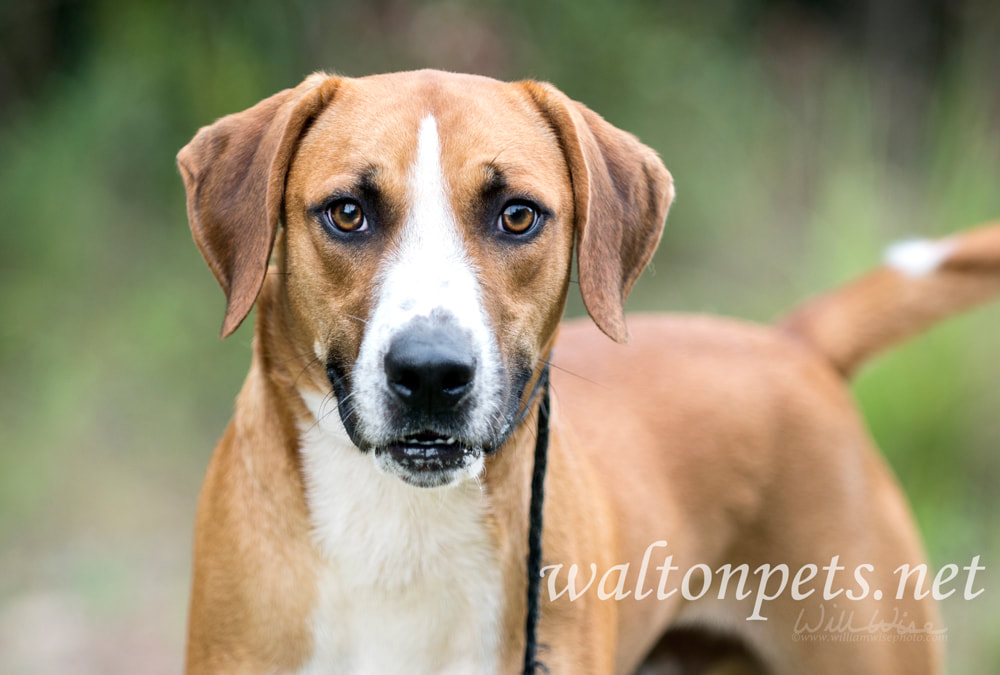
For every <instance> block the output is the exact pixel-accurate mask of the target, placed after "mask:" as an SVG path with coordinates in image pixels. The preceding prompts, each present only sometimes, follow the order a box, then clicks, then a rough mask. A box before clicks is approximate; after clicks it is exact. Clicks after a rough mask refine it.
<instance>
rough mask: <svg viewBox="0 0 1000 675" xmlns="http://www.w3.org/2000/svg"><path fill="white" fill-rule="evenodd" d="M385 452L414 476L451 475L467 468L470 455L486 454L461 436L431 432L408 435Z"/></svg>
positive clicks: (384, 449) (387, 446)
mask: <svg viewBox="0 0 1000 675" xmlns="http://www.w3.org/2000/svg"><path fill="white" fill-rule="evenodd" d="M382 449H383V451H384V452H385V453H387V454H388V455H389V456H390V457H391V458H392V459H393V460H394V461H395V462H396V463H397V464H399V465H400V466H403V467H405V468H406V469H407V470H409V471H414V472H435V471H448V470H451V469H454V468H457V467H459V466H461V465H462V464H464V463H465V462H466V459H467V457H468V455H469V454H470V453H473V452H476V451H477V450H478V451H480V452H481V451H482V448H479V447H476V446H472V445H469V444H467V443H466V442H464V441H463V440H462V439H460V438H458V437H457V436H449V435H446V434H442V433H438V432H436V431H430V430H424V431H419V432H417V433H413V434H407V435H405V436H402V437H400V438H398V439H396V440H394V441H391V442H389V443H387V444H385V445H384V446H383V448H382Z"/></svg>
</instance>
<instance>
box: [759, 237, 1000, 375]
mask: <svg viewBox="0 0 1000 675" xmlns="http://www.w3.org/2000/svg"><path fill="white" fill-rule="evenodd" d="M995 295H1000V222H997V223H992V224H990V225H986V226H984V227H980V228H978V229H975V230H969V231H967V232H963V233H959V234H957V235H955V236H952V237H948V238H946V239H941V240H937V241H927V240H912V241H904V242H900V243H898V244H895V245H894V246H892V247H890V248H889V250H888V251H887V252H886V256H885V264H884V265H883V266H882V267H880V268H878V269H876V270H874V271H873V272H870V273H869V274H867V275H866V276H863V277H861V278H860V279H858V280H857V281H855V282H853V283H850V284H848V285H846V286H843V287H841V288H838V289H835V290H833V291H831V292H829V293H827V294H825V295H821V296H819V297H817V298H813V299H812V300H809V301H807V302H806V303H804V304H803V305H801V306H800V307H798V308H796V309H795V310H793V311H792V312H791V313H790V314H789V315H787V316H786V317H785V318H784V319H782V320H781V321H780V322H779V326H780V327H781V328H782V329H784V330H785V331H786V332H788V333H791V334H792V335H794V336H795V337H797V338H798V339H800V340H802V341H803V342H805V343H807V344H809V345H810V346H811V347H812V348H814V349H816V350H817V351H819V352H820V353H821V354H823V355H824V356H825V357H826V358H827V359H828V360H829V361H830V363H831V364H833V366H834V367H835V368H836V369H837V370H839V371H840V372H841V373H843V374H844V376H850V375H851V374H852V373H853V372H854V371H855V370H856V369H857V368H858V367H859V366H861V365H862V364H863V363H864V362H865V361H867V360H868V359H869V358H871V357H872V356H874V355H875V354H877V353H878V352H880V351H882V350H883V349H886V348H887V347H890V346H892V345H893V344H895V343H897V342H900V341H902V340H904V339H906V338H908V337H911V336H913V335H916V334H917V333H920V332H921V331H924V330H926V329H927V328H929V327H930V326H932V325H933V324H934V323H936V322H937V321H939V320H941V319H943V318H945V317H947V316H949V315H951V314H954V313H955V312H959V311H961V310H963V309H966V308H969V307H971V306H973V305H976V304H979V303H981V302H985V301H986V300H988V299H990V298H991V297H993V296H995Z"/></svg>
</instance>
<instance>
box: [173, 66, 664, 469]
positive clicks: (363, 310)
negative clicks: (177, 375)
mask: <svg viewBox="0 0 1000 675" xmlns="http://www.w3.org/2000/svg"><path fill="white" fill-rule="evenodd" d="M179 163H180V165H181V169H182V173H183V175H184V178H185V183H186V186H187V188H188V206H189V217H190V220H191V223H192V230H193V232H194V235H195V239H196V241H197V242H198V244H199V246H200V247H201V249H202V252H203V254H204V255H205V257H206V260H208V262H209V264H210V266H211V267H212V269H213V271H214V272H215V274H216V277H217V278H218V279H219V281H220V283H221V284H222V286H223V288H224V290H226V291H227V298H228V307H227V316H226V322H225V324H224V327H223V333H224V334H227V333H229V332H231V331H232V330H234V329H235V327H236V326H237V325H238V324H239V322H240V321H241V320H242V319H243V317H244V316H245V315H246V313H247V312H248V311H249V309H250V306H251V305H252V303H253V301H254V299H255V297H256V295H257V293H258V291H259V289H260V285H261V283H262V281H263V277H264V272H265V269H266V265H267V262H268V257H269V255H270V252H271V246H272V244H273V241H274V238H275V229H276V226H277V221H278V219H279V216H283V222H284V225H285V231H284V232H283V235H282V245H281V246H280V247H279V249H278V255H277V259H276V263H277V270H276V271H277V272H278V275H277V277H276V282H277V283H279V284H280V285H281V292H280V293H279V294H278V297H279V302H280V308H279V309H278V310H276V311H278V312H279V314H280V316H281V319H280V320H281V321H282V322H284V323H285V324H287V325H285V326H284V329H285V330H284V331H283V332H282V334H283V335H285V336H287V339H288V340H290V341H291V342H292V343H293V344H292V345H290V346H291V347H292V349H293V350H294V353H297V354H306V353H311V354H312V355H314V356H315V357H316V359H315V363H316V364H321V367H323V368H325V370H326V373H327V377H328V380H329V387H330V393H332V395H333V396H332V398H334V399H335V400H336V410H337V411H338V413H339V417H340V421H341V422H342V424H343V428H344V430H345V431H346V433H347V435H348V436H349V438H350V439H351V441H352V442H353V443H354V444H355V445H356V446H357V447H358V448H359V450H360V451H362V452H368V453H370V454H371V456H372V457H373V460H374V461H375V462H376V465H377V466H378V467H379V468H380V469H381V470H383V471H385V472H388V473H391V474H394V475H397V476H399V477H400V478H401V479H402V480H404V481H406V482H407V483H410V484H412V485H416V486H422V487H430V486H439V485H446V484H450V483H454V482H458V481H460V480H462V479H465V478H468V477H471V476H474V475H476V474H478V473H479V472H480V471H481V470H482V466H483V460H484V457H485V456H486V455H487V454H489V453H490V452H494V451H496V450H498V449H499V448H500V447H501V446H502V444H503V442H504V440H505V439H506V438H507V436H508V435H509V433H510V432H511V431H512V430H513V427H514V425H515V423H516V421H517V419H518V417H519V413H520V412H521V408H522V406H523V405H524V404H525V403H526V392H525V389H526V387H527V385H528V383H529V382H530V381H531V380H532V376H533V375H537V373H538V372H539V368H540V365H541V361H542V360H543V359H544V358H546V356H547V349H548V348H549V346H550V343H551V339H552V337H553V335H554V333H555V330H556V327H557V325H558V322H559V319H560V316H561V314H562V310H563V306H564V303H565V298H566V291H567V287H568V283H569V274H570V268H571V253H572V250H573V242H574V238H575V239H576V241H577V246H578V250H579V253H578V256H579V267H580V284H581V290H582V292H583V294H584V300H585V303H586V305H587V307H588V310H589V311H590V313H591V315H592V316H593V317H594V319H595V320H596V321H597V323H598V325H599V326H601V328H602V329H603V330H604V331H605V332H606V333H608V334H609V335H611V336H612V337H613V338H615V339H622V338H623V337H624V318H623V314H622V311H623V310H622V302H623V301H624V297H625V295H626V294H627V292H628V290H629V288H630V287H631V285H632V283H633V282H634V281H635V278H636V277H637V276H638V274H639V273H640V272H641V270H642V268H643V267H644V266H645V264H646V263H647V262H648V260H649V257H650V256H651V255H652V252H653V249H654V248H655V245H656V242H657V241H658V239H659V235H660V230H661V228H662V223H663V219H664V217H665V215H666V210H667V207H668V206H669V202H670V199H671V197H672V187H671V182H670V176H669V174H668V173H667V172H666V170H665V169H664V168H663V166H662V164H661V163H660V162H659V160H658V159H657V158H656V156H655V154H653V153H652V152H651V151H650V150H648V148H645V146H642V145H641V144H639V143H638V142H637V141H636V140H635V139H634V138H633V137H631V136H628V135H627V134H625V133H623V132H620V131H618V130H617V129H614V128H613V127H611V126H610V125H608V124H607V123H606V122H604V121H603V120H601V119H600V118H599V117H597V116H596V115H594V114H593V113H591V112H590V111H588V110H586V109H585V108H583V107H582V106H579V105H578V104H575V103H572V102H571V101H569V100H568V99H566V98H565V97H564V96H563V95H562V94H560V93H559V92H558V91H556V90H554V89H553V88H551V87H549V86H547V85H540V84H537V83H533V82H527V83H515V84H505V83H500V82H497V81H494V80H490V79H487V78H480V77H473V76H460V75H452V74H447V73H440V72H435V71H421V72H417V73H401V74H396V75H383V76H376V77H370V78H363V79H347V78H337V77H329V78H328V77H325V76H313V77H311V78H309V79H308V80H306V82H304V83H303V84H302V85H300V86H299V87H297V88H296V89H293V90H287V91H285V92H282V93H280V94H277V95H276V96H274V97H271V98H270V99H267V100H265V101H263V102H262V103H260V104H258V105H257V106H255V107H254V108H251V109H250V110H248V111H246V112H244V113H239V114H237V115H232V116H230V117H227V118H223V119H222V120H220V121H219V122H217V123H216V124H215V125H212V126H210V127H206V128H205V129H203V130H202V131H201V132H200V133H199V135H198V136H197V137H196V138H195V140H194V141H192V143H191V144H189V145H188V146H187V147H186V148H185V149H184V150H182V151H181V154H180V155H179ZM272 320H274V319H272ZM305 360H306V362H308V359H305ZM320 400H322V399H320ZM332 410H333V405H332V404H331V405H329V407H328V409H327V410H322V409H316V410H313V411H312V412H313V414H314V415H316V416H317V417H323V416H324V415H326V414H327V413H328V412H332Z"/></svg>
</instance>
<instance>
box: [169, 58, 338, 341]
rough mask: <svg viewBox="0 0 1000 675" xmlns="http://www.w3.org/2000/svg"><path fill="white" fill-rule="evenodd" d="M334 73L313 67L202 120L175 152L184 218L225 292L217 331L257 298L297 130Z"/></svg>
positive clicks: (317, 107) (327, 94)
mask: <svg viewBox="0 0 1000 675" xmlns="http://www.w3.org/2000/svg"><path fill="white" fill-rule="evenodd" d="M338 82H339V80H338V78H335V77H327V76H326V75H324V74H321V73H317V74H316V75H312V76H310V77H309V78H307V79H306V80H305V81H304V82H302V84H300V85H299V86H297V87H295V88H294V89H286V90H284V91H282V92H279V93H277V94H275V95H274V96H271V97H270V98H266V99H264V100H263V101H261V102H260V103H258V104H257V105H255V106H253V107H252V108H249V109H247V110H244V111H243V112H240V113H235V114H233V115H227V116H226V117H223V118H222V119H220V120H219V121H217V122H216V123H215V124H211V125H209V126H207V127H203V128H202V129H201V130H200V131H199V132H198V134H197V135H196V136H195V137H194V139H193V140H192V141H191V142H190V143H188V144H187V145H186V146H184V147H183V148H182V149H181V151H180V152H179V153H178V154H177V165H178V166H179V167H180V170H181V176H182V177H183V178H184V187H185V189H186V191H187V211H188V221H190V224H191V233H192V235H193V236H194V240H195V242H196V243H197V244H198V248H199V249H201V254H202V255H203V256H204V258H205V262H207V263H208V266H209V267H210V268H211V269H212V273H213V274H214V275H215V278H216V280H218V282H219V285H220V286H222V290H223V291H225V293H226V317H225V319H224V320H223V323H222V337H227V336H229V335H230V334H231V333H232V332H233V331H234V330H236V329H237V328H238V327H239V325H240V323H242V321H243V319H245V318H246V316H247V314H249V313H250V309H251V308H252V307H253V304H254V302H255V301H256V299H257V294H258V293H259V292H260V288H261V286H262V285H263V283H264V276H265V275H266V274H267V264H268V259H269V258H270V257H271V247H272V246H273V245H274V236H275V233H276V232H277V228H278V221H279V219H280V218H281V208H282V201H283V199H284V193H285V176H286V174H287V173H288V166H289V163H290V162H291V159H292V155H293V154H294V151H295V148H296V147H297V145H298V140H299V137H300V136H301V135H302V133H303V131H304V129H305V128H306V126H307V125H308V124H309V122H310V121H311V120H312V119H314V118H315V117H316V116H317V115H318V114H319V113H320V112H322V110H323V109H324V108H325V107H326V105H327V103H329V101H330V100H331V99H332V97H333V94H334V91H335V90H336V88H337V84H338Z"/></svg>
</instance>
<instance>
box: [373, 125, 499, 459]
mask: <svg viewBox="0 0 1000 675" xmlns="http://www.w3.org/2000/svg"><path fill="white" fill-rule="evenodd" d="M441 150H442V147H441V139H440V138H439V136H438V127H437V122H436V121H435V119H434V117H433V116H431V115H428V116H427V117H425V118H424V119H423V120H422V121H421V122H420V126H419V128H418V130H417V152H416V159H415V161H414V164H413V168H412V169H411V172H410V177H409V187H410V190H409V195H408V199H409V203H408V205H407V207H408V208H407V211H408V213H407V217H406V221H405V222H404V223H403V225H402V228H403V229H402V232H401V233H400V237H399V243H398V246H397V247H396V248H395V249H394V250H393V251H392V252H391V253H390V254H389V255H388V256H387V257H386V260H385V261H384V262H383V264H382V267H381V268H380V269H379V272H378V276H377V278H376V282H377V283H380V284H381V287H380V289H379V291H378V295H377V299H376V303H375V309H374V311H373V314H372V317H371V319H370V321H369V323H368V325H367V328H366V332H365V337H364V340H363V341H362V344H361V352H360V354H359V356H358V361H357V364H356V367H355V369H354V386H355V390H356V401H355V406H356V409H357V413H358V422H359V429H360V430H361V432H362V433H363V434H366V435H368V436H369V437H370V438H369V439H370V440H373V441H377V440H379V437H383V438H386V439H387V438H389V437H391V436H392V435H393V434H392V430H391V429H390V428H389V426H388V424H389V423H388V421H387V420H385V419H384V411H385V397H386V396H390V395H391V394H390V392H388V390H387V387H386V383H385V372H384V369H383V360H384V358H385V354H386V351H387V350H388V348H389V344H390V342H391V341H392V339H393V337H395V335H396V334H397V332H398V331H399V330H400V329H401V328H403V327H404V326H405V325H406V324H407V323H409V322H410V321H411V320H412V319H413V318H415V317H418V316H425V317H426V316H430V315H431V314H432V313H433V314H434V317H435V319H438V318H441V319H444V318H446V317H447V320H449V321H454V322H455V323H456V324H457V325H458V327H459V328H460V329H462V330H463V331H465V332H466V334H467V335H468V337H469V340H470V342H471V347H472V349H473V350H474V352H475V353H476V363H477V369H476V378H475V381H474V383H473V389H472V395H471V400H472V401H474V404H473V413H472V415H471V417H472V419H471V420H470V424H469V432H470V434H476V435H479V436H482V437H485V436H487V435H488V434H489V424H490V423H491V422H490V420H495V419H496V410H497V405H498V400H497V399H498V398H499V396H500V390H501V383H500V378H499V375H498V369H499V355H498V353H497V347H496V340H495V338H494V336H493V333H492V332H491V331H490V329H489V328H488V323H487V316H486V312H485V311H484V309H483V306H482V302H481V298H480V295H481V288H480V283H479V278H478V276H477V271H476V269H475V266H474V265H473V263H472V261H471V260H470V259H469V256H468V254H467V252H466V250H465V246H464V243H463V240H462V235H461V232H460V230H459V225H458V222H457V219H456V218H455V214H454V212H453V211H452V208H451V205H450V203H449V201H448V194H447V190H448V184H447V180H446V179H445V176H444V172H443V170H442V166H441Z"/></svg>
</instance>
